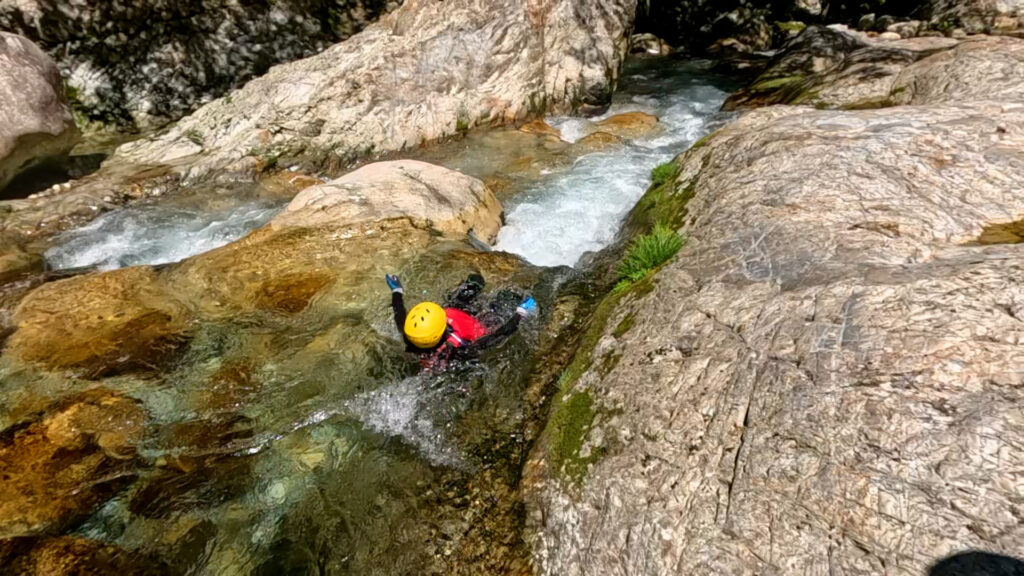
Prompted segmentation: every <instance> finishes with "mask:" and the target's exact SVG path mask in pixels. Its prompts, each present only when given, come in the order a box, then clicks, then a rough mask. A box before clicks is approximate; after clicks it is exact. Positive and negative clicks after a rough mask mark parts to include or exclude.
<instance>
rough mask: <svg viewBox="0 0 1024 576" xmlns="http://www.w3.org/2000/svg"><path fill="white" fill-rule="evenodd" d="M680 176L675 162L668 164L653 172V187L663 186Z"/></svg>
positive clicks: (656, 167)
mask: <svg viewBox="0 0 1024 576" xmlns="http://www.w3.org/2000/svg"><path fill="white" fill-rule="evenodd" d="M678 175H679V169H678V168H676V165H675V163H674V162H666V163H664V164H660V165H658V166H655V167H654V169H653V170H651V186H661V185H663V184H665V183H666V182H668V181H670V180H672V179H673V178H675V177H676V176H678Z"/></svg>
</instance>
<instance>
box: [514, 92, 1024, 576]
mask: <svg viewBox="0 0 1024 576" xmlns="http://www.w3.org/2000/svg"><path fill="white" fill-rule="evenodd" d="M1005 80H1012V79H1009V78H1007V79H1005ZM993 81H994V80H993ZM1022 114H1024V108H1022V107H1021V105H1020V103H1019V102H1016V101H1003V102H989V103H974V104H970V103H968V104H963V103H961V104H958V105H934V106H927V107H898V108H887V109H884V110H878V111H850V112H837V111H815V110H809V109H806V108H787V107H771V108H766V109H763V110H758V111H754V112H751V113H748V114H746V115H744V116H743V117H742V118H741V119H739V120H737V121H736V122H735V123H733V124H731V125H729V126H728V127H726V128H724V129H722V130H720V131H719V132H718V133H716V134H715V135H713V136H712V137H710V138H708V139H706V140H705V141H703V142H702V143H701V144H700V145H698V146H696V147H694V149H693V150H691V151H690V152H688V153H686V154H685V155H683V156H681V157H680V158H679V159H677V163H676V168H677V171H678V172H677V174H678V176H677V177H676V178H675V180H674V184H673V185H672V192H671V193H670V194H669V195H668V196H661V197H658V198H652V199H651V201H650V202H651V203H652V204H653V206H654V207H653V208H651V210H652V213H655V215H656V213H657V211H658V210H659V209H661V210H672V209H674V207H675V206H676V204H675V203H674V202H673V200H674V199H675V198H680V199H685V198H687V197H692V200H690V202H689V204H688V205H686V209H685V212H684V214H686V217H685V219H684V220H683V225H682V227H681V231H682V232H683V233H684V234H686V235H687V236H688V237H689V242H688V243H687V244H686V246H685V247H684V248H683V250H682V251H681V252H680V254H679V255H678V256H677V257H676V258H675V260H674V261H672V262H671V263H670V264H668V265H666V266H665V267H664V268H663V269H661V270H660V271H659V272H657V273H656V274H655V275H654V276H653V278H652V280H651V282H650V283H648V284H646V285H643V286H638V287H636V288H634V289H632V290H630V291H628V292H626V293H619V294H616V295H614V297H613V298H611V299H610V300H606V303H607V306H608V307H609V308H610V310H609V311H608V312H607V314H605V315H595V318H596V319H597V318H600V321H599V322H598V321H597V320H595V322H598V323H597V330H596V333H595V334H594V335H593V337H592V338H591V337H590V336H589V335H588V340H587V341H588V342H589V346H586V345H585V346H583V348H581V350H582V351H581V353H582V354H586V357H587V358H590V359H592V362H591V363H590V366H591V367H590V368H589V369H587V370H585V371H580V372H578V373H577V378H575V379H574V378H569V379H567V380H566V381H564V382H563V387H562V392H561V393H560V394H559V396H558V397H557V398H559V400H556V402H557V403H559V404H558V405H560V406H561V407H562V408H561V410H558V409H557V408H556V410H557V412H556V417H555V418H556V419H555V420H552V423H549V428H548V431H547V432H546V436H545V438H544V439H543V441H542V442H541V444H540V446H539V447H538V449H537V450H535V452H534V456H533V460H532V461H531V464H530V467H529V471H528V473H527V477H526V479H525V480H524V482H525V483H526V486H527V488H526V491H527V494H528V500H527V502H528V505H527V509H528V523H529V525H530V526H531V528H532V530H533V531H534V538H533V539H532V543H533V550H534V558H535V560H536V561H537V563H538V566H539V571H540V573H543V574H565V575H571V574H587V573H614V572H622V573H642V574H678V573H731V574H758V573H764V572H779V573H786V574H789V573H807V574H829V573H839V572H841V573H844V574H865V575H866V574H877V573H880V572H883V571H884V572H887V573H892V574H908V575H910V574H921V573H924V572H925V571H926V570H927V569H928V568H929V567H931V566H933V565H934V564H936V563H937V562H939V561H940V560H942V559H943V558H945V557H947V556H949V555H950V554H953V553H955V552H958V551H961V550H964V549H978V550H984V551H988V552H994V553H1003V554H1010V555H1012V554H1013V553H1014V552H1015V551H1019V550H1020V549H1022V546H1024V532H1022V530H1021V523H1020V518H1019V512H1018V504H1017V502H1016V500H1017V498H1018V495H1019V490H1018V489H1017V487H1019V486H1020V485H1021V483H1022V481H1024V478H1022V477H1021V474H1020V469H1021V466H1020V465H1021V463H1022V462H1024V452H1022V450H1021V446H1020V442H1019V439H1020V438H1021V435H1022V434H1024V414H1022V412H1021V410H1020V405H1021V400H1022V398H1021V390H1022V388H1021V384H1022V382H1021V376H1020V375H1021V373H1022V369H1024V351H1022V349H1021V346H1020V340H1021V334H1022V326H1021V323H1020V321H1019V319H1018V317H1019V314H1018V313H1017V308H1018V307H1019V302H1020V301H1021V299H1022V298H1024V294H1021V292H1020V289H1019V286H1020V283H1021V280H1022V273H1024V272H1022V271H1024V255H1022V253H1021V251H1020V249H1019V247H1020V244H992V243H990V242H985V243H983V244H980V243H979V242H978V241H977V239H978V238H979V237H980V236H982V235H983V234H985V233H986V232H985V231H986V230H991V229H992V226H994V225H997V224H1004V225H1005V224H1007V223H1012V222H1015V221H1018V220H1020V218H1021V216H1022V215H1024V202H1022V200H1021V197H1020V194H1019V193H1018V192H1019V190H1018V189H1019V184H1018V183H1019V182H1020V180H1021V178H1022V177H1024V172H1022V168H1024V163H1022V162H1021V156H1020V154H1021V150H1022V149H1024V132H1022V131H1021V128H1020V127H1021V126H1024V115H1022ZM642 204H643V203H642ZM990 237H991V236H990ZM602 306H606V304H602ZM579 357H580V356H579V354H578V355H577V358H579ZM982 494H984V497H981V496H980V495H982Z"/></svg>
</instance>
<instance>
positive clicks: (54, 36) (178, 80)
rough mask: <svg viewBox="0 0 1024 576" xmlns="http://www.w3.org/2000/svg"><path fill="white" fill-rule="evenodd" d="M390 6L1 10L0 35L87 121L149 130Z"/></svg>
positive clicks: (172, 3) (191, 3) (42, 4)
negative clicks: (53, 80) (24, 48)
mask: <svg viewBox="0 0 1024 576" xmlns="http://www.w3.org/2000/svg"><path fill="white" fill-rule="evenodd" d="M388 6H389V4H388V2H387V1H386V0H344V1H339V0H284V1H276V2H266V1H260V2H245V1H241V0H214V1H212V2H211V1H200V0H185V1H177V0H157V1H148V2H73V1H70V0H17V1H13V0H12V1H5V2H2V3H0V29H3V30H10V31H14V32H17V33H19V34H23V35H25V36H27V37H29V38H31V39H32V40H34V41H35V42H37V43H39V44H40V45H41V46H43V48H45V49H46V50H47V51H48V52H50V53H51V54H52V55H53V56H54V58H56V59H57V60H58V61H59V64H60V67H61V71H62V72H63V74H64V76H65V77H66V78H67V79H68V84H69V86H71V88H72V90H73V93H74V99H75V101H76V102H75V104H76V106H77V107H78V108H79V109H80V110H81V111H82V112H83V113H84V114H85V115H87V116H88V117H89V118H91V119H94V120H99V121H103V122H107V123H115V124H121V125H124V126H128V127H130V126H140V127H149V126H153V125H157V124H160V123H163V122H166V121H168V120H175V119H177V118H180V117H181V116H183V115H185V114H187V113H188V112H190V111H192V110H194V109H195V108H197V107H198V106H200V105H201V104H203V103H205V102H208V101H209V100H211V99H213V98H216V97H218V96H220V95H221V94H223V93H224V92H225V91H227V90H229V89H230V88H233V87H235V86H238V85H240V84H242V83H243V82H245V81H246V80H248V79H250V78H252V77H253V76H256V75H259V74H262V73H263V72H265V71H266V70H267V69H268V68H269V67H270V66H271V65H273V64H277V63H280V62H285V61H290V60H295V59H298V58H303V57H306V56H310V55H312V54H315V53H317V52H320V51H322V50H323V49H325V48H326V47H327V46H330V45H331V44H333V43H335V42H337V41H339V40H341V39H344V38H347V37H349V36H351V35H352V34H354V33H356V32H358V31H359V30H360V29H362V28H363V27H365V26H366V25H367V24H368V23H370V22H372V21H373V20H375V19H376V18H377V17H378V15H379V14H381V13H382V12H383V11H385V10H386V9H387V8H388Z"/></svg>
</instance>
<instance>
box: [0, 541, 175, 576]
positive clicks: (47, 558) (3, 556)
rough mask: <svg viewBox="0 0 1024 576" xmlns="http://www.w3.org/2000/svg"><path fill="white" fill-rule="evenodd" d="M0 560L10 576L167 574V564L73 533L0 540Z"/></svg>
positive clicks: (5, 571) (142, 575)
mask: <svg viewBox="0 0 1024 576" xmlns="http://www.w3.org/2000/svg"><path fill="white" fill-rule="evenodd" d="M0 563H2V564H3V567H4V573H5V574H11V575H12V576H102V575H104V574H115V573H121V574H139V575H140V576H150V575H153V576H155V575H157V574H167V573H168V571H169V567H168V566H167V565H163V564H161V563H158V562H155V561H147V560H145V559H140V558H137V557H132V556H131V555H130V554H129V553H128V552H126V551H124V550H121V549H119V548H117V547H116V546H110V545H107V544H103V543H101V542H96V541H94V540H88V539H85V538H77V537H73V536H60V537H55V538H24V539H17V540H10V541H5V542H0Z"/></svg>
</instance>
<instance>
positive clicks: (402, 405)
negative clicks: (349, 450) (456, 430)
mask: <svg viewBox="0 0 1024 576" xmlns="http://www.w3.org/2000/svg"><path fill="white" fill-rule="evenodd" d="M427 380H428V378H426V377H424V376H422V375H420V376H413V377H411V378H406V379H404V380H401V381H399V382H396V383H394V384H389V385H386V386H383V387H381V388H378V389H377V390H373V391H371V392H366V393H363V394H360V395H359V396H356V397H355V398H353V399H352V400H350V401H349V402H348V403H347V407H348V408H349V410H351V411H352V413H353V414H355V415H356V417H357V418H358V419H359V420H360V421H361V422H362V423H363V424H364V425H365V426H366V427H368V428H369V429H371V430H373V431H374V432H377V433H379V434H384V435H387V436H397V437H400V438H401V439H402V440H403V441H404V442H405V443H407V444H409V445H410V446H412V447H413V448H415V449H416V450H417V451H419V452H420V453H421V454H422V455H423V456H424V457H426V458H427V460H429V461H430V463H431V464H434V465H436V466H449V467H452V468H460V467H463V466H464V461H463V459H462V456H461V455H460V454H459V451H458V450H457V449H456V447H455V446H454V445H453V444H452V443H451V442H449V441H448V439H447V438H446V435H445V433H444V431H443V430H442V429H440V428H438V427H437V426H436V425H435V424H434V419H433V418H431V414H430V412H431V411H432V408H435V407H436V406H438V404H439V402H443V398H440V396H441V394H442V392H440V391H439V390H437V389H432V388H431V387H430V386H429V383H428V382H427Z"/></svg>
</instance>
